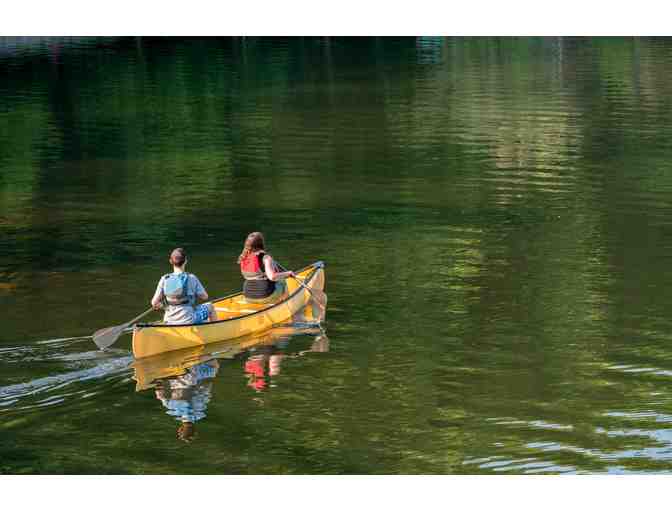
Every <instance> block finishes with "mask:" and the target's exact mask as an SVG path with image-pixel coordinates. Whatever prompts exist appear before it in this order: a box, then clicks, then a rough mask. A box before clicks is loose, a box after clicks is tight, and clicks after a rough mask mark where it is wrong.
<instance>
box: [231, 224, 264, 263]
mask: <svg viewBox="0 0 672 510" xmlns="http://www.w3.org/2000/svg"><path fill="white" fill-rule="evenodd" d="M265 250H266V248H264V234H262V233H261V232H252V233H251V234H250V235H249V236H247V238H246V239H245V244H244V245H243V251H242V252H240V256H239V257H238V264H240V263H241V262H242V261H243V259H244V258H245V257H247V256H248V255H249V254H250V253H252V252H255V251H265Z"/></svg>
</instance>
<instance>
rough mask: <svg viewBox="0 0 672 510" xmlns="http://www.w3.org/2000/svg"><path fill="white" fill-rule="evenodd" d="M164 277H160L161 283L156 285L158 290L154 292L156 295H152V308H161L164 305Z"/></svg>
mask: <svg viewBox="0 0 672 510" xmlns="http://www.w3.org/2000/svg"><path fill="white" fill-rule="evenodd" d="M162 283H163V278H160V279H159V284H158V285H157V286H156V291H155V292H154V297H152V301H151V303H152V308H154V310H160V309H161V307H162V306H163V285H161V284H162Z"/></svg>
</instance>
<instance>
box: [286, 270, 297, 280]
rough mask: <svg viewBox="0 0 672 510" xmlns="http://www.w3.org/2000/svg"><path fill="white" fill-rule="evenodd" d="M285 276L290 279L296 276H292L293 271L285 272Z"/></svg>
mask: <svg viewBox="0 0 672 510" xmlns="http://www.w3.org/2000/svg"><path fill="white" fill-rule="evenodd" d="M287 276H289V277H290V278H296V274H294V271H287Z"/></svg>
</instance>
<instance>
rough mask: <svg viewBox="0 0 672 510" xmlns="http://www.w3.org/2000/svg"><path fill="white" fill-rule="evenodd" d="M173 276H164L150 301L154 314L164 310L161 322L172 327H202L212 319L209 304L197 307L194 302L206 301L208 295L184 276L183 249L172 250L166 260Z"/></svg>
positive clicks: (193, 277) (189, 276)
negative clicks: (199, 325) (188, 325)
mask: <svg viewBox="0 0 672 510" xmlns="http://www.w3.org/2000/svg"><path fill="white" fill-rule="evenodd" d="M169 261H170V263H171V265H172V266H173V272H172V273H169V274H167V275H164V276H162V277H161V279H160V280H159V283H158V285H157V286H156V292H154V297H152V306H153V307H154V309H155V310H160V309H161V308H165V313H164V315H163V322H165V323H166V324H169V325H173V324H201V323H203V322H207V321H208V320H214V319H215V312H214V308H213V306H212V304H211V303H203V304H200V305H196V300H197V299H201V300H202V301H205V300H206V299H208V293H207V292H206V291H205V288H204V287H203V284H202V283H201V282H200V280H199V279H198V277H197V276H196V275H194V274H190V273H187V272H186V271H185V270H184V268H185V266H186V265H187V254H186V252H185V251H184V248H175V249H174V250H173V251H172V252H171V254H170V259H169Z"/></svg>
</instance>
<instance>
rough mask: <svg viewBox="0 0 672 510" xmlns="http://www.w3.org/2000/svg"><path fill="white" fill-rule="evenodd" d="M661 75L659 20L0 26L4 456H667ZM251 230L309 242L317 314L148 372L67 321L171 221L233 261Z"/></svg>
mask: <svg viewBox="0 0 672 510" xmlns="http://www.w3.org/2000/svg"><path fill="white" fill-rule="evenodd" d="M671 77H672V40H670V39H664V38H551V37H549V38H400V39H396V38H301V37H295V38H288V39H278V38H223V39H218V38H194V39H171V38H24V39H18V40H17V39H16V38H0V250H1V253H2V257H0V310H1V312H0V313H1V314H2V315H1V316H0V317H1V318H2V324H3V328H2V330H1V331H0V431H1V432H2V440H1V441H0V473H3V474H4V473H91V474H93V473H130V474H139V473H155V474H162V473H173V474H180V473H210V474H237V473H245V474H280V473H282V474H303V473H307V474H337V473H349V474H504V473H506V474H528V473H529V474H531V473H536V474H539V473H581V474H585V473H670V472H672V425H668V423H672V398H671V394H670V392H668V389H669V388H668V384H669V383H670V382H672V347H671V346H670V340H672V321H671V320H670V318H669V310H671V309H672V290H670V289H672V275H671V273H670V272H669V271H668V267H669V266H667V263H668V262H671V261H672V218H671V217H670V207H671V206H672V136H671V135H672V79H671ZM254 230H261V231H263V232H264V233H265V234H266V237H267V242H268V248H269V250H270V251H271V252H272V253H273V255H274V256H275V258H276V259H278V260H279V261H280V262H281V263H282V264H283V265H285V266H287V267H292V268H298V267H302V266H305V265H306V264H308V263H310V262H313V261H315V260H324V261H325V263H326V282H327V283H326V291H327V294H328V296H329V308H328V313H327V322H326V325H325V328H326V335H327V336H328V341H327V340H326V338H327V337H326V336H325V335H324V333H323V332H321V331H314V330H312V329H306V330H302V329H297V330H295V331H291V332H285V333H284V334H281V335H279V336H278V337H277V338H271V339H268V338H266V339H264V341H263V345H262V344H259V345H256V346H252V347H250V346H244V345H242V344H241V345H235V346H229V347H227V349H228V350H226V353H225V354H221V353H220V354H216V353H215V354H212V353H211V354H210V355H209V356H208V357H206V358H198V359H196V360H195V361H194V360H193V359H192V362H191V364H190V365H189V366H188V367H186V366H182V364H183V361H184V360H179V363H177V362H176V361H175V360H172V361H170V362H166V363H167V365H166V366H172V367H173V368H174V367H175V366H177V365H179V366H182V369H183V370H182V373H180V374H169V376H168V375H166V374H168V372H162V373H163V375H166V377H165V382H164V384H163V387H161V388H153V387H152V388H150V387H146V388H140V387H139V386H141V385H140V384H139V383H138V381H137V380H136V379H138V377H139V375H138V374H139V373H138V370H143V368H142V367H141V368H138V366H137V365H134V364H133V362H134V360H133V356H132V353H131V350H130V340H129V337H128V336H126V337H124V338H122V340H121V341H120V342H119V343H118V344H116V345H115V346H114V348H112V349H110V350H109V351H105V352H100V351H98V350H97V349H96V348H95V345H94V344H93V343H92V341H91V339H90V338H87V335H90V334H91V333H92V332H93V331H94V330H96V329H99V328H103V327H106V326H111V325H115V324H120V323H123V322H125V321H127V320H129V319H130V318H132V317H134V316H136V315H138V314H139V313H140V312H141V311H142V310H144V309H146V308H147V306H148V301H149V299H150V298H151V295H152V293H153V291H154V288H155V286H156V281H157V279H158V278H159V277H160V276H161V275H162V274H164V273H165V272H167V271H168V270H169V267H168V265H167V262H166V259H167V255H168V252H169V250H170V249H172V248H173V247H175V246H184V247H185V248H186V249H187V250H188V252H189V253H190V263H189V270H190V271H192V272H194V273H195V274H197V275H198V276H199V278H200V279H201V281H202V282H203V283H204V285H205V286H206V288H207V290H208V292H209V293H210V295H211V296H213V297H214V296H222V295H226V294H229V293H231V292H233V291H235V290H237V289H238V288H240V285H241V279H240V275H239V272H238V268H237V266H236V265H235V259H236V257H237V255H238V253H239V252H240V249H241V246H242V242H243V239H244V237H245V236H246V234H247V233H249V232H251V231H254ZM171 363H172V365H171ZM176 363H177V365H176ZM145 368H146V367H145ZM163 368H165V367H163ZM163 368H162V367H159V368H157V367H156V366H154V367H152V370H159V369H161V370H162V369H163ZM148 370H149V369H148ZM159 371H160V370H159ZM152 373H154V372H152ZM136 390H138V391H136ZM176 395H177V396H176ZM185 395H187V397H185ZM183 397H184V398H183ZM176 402H177V403H176ZM185 413H191V414H190V416H192V417H194V416H195V418H193V419H194V420H195V425H194V426H193V430H186V429H184V427H182V426H181V425H180V424H181V423H182V421H183V420H182V418H181V417H182V416H185ZM180 427H182V428H181V429H180ZM178 436H181V437H178Z"/></svg>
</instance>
